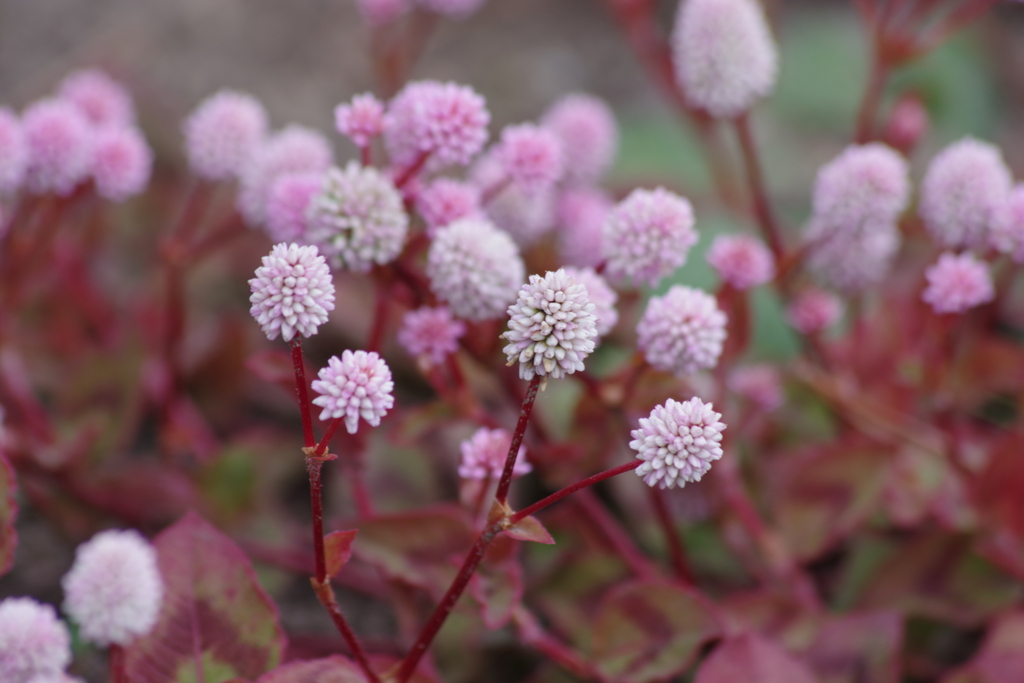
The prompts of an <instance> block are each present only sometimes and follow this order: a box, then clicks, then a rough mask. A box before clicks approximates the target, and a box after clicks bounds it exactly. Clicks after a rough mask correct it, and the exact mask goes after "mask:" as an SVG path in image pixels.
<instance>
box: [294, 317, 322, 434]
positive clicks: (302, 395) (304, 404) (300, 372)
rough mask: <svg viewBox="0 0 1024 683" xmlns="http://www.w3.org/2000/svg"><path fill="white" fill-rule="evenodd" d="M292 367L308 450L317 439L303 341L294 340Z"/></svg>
mask: <svg viewBox="0 0 1024 683" xmlns="http://www.w3.org/2000/svg"><path fill="white" fill-rule="evenodd" d="M292 367H293V368H294V369H295V397H296V399H297V400H298V402H299V412H300V413H302V438H303V441H304V442H305V444H306V448H313V447H314V446H315V445H316V439H315V438H314V436H313V415H312V412H311V410H310V404H309V393H308V389H307V388H306V387H307V386H308V385H307V384H306V367H305V363H304V362H303V360H302V339H301V338H300V337H295V338H293V339H292Z"/></svg>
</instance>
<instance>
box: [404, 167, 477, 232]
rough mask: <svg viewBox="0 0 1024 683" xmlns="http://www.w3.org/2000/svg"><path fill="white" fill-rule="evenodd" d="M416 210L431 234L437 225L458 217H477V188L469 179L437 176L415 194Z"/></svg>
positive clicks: (445, 223)
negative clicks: (460, 179)
mask: <svg viewBox="0 0 1024 683" xmlns="http://www.w3.org/2000/svg"><path fill="white" fill-rule="evenodd" d="M416 211H418V212H419V214H420V217H421V218H423V222H424V223H426V224H427V234H428V235H429V236H431V237H433V236H434V235H435V234H436V233H437V231H438V229H439V228H443V227H444V226H446V225H448V224H449V223H451V222H453V221H457V220H458V219H460V218H477V217H480V216H481V215H482V209H481V207H480V190H479V189H477V188H476V187H475V186H473V185H470V184H469V183H464V182H461V181H458V180H452V179H450V178H438V179H437V180H435V181H434V182H432V183H430V184H429V185H427V186H426V187H425V188H423V189H422V190H421V191H420V192H419V194H417V195H416Z"/></svg>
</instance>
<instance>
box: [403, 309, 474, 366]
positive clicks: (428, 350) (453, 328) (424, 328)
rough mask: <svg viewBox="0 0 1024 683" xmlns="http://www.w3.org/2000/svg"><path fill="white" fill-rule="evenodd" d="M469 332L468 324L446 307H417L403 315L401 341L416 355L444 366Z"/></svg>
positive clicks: (428, 362) (411, 353) (430, 363)
mask: <svg viewBox="0 0 1024 683" xmlns="http://www.w3.org/2000/svg"><path fill="white" fill-rule="evenodd" d="M465 333H466V325H465V324H464V323H463V322H462V321H461V320H456V319H455V318H453V317H452V312H451V311H450V310H449V309H448V308H447V307H446V306H439V307H437V308H429V307H426V306H424V307H423V308H417V309H416V310H415V311H409V312H408V313H406V314H405V315H404V316H403V317H402V326H401V328H399V330H398V343H399V344H401V345H402V347H403V348H404V349H405V350H406V351H408V352H409V355H410V356H412V357H413V358H417V359H420V360H421V361H423V362H426V363H427V364H428V365H440V364H441V363H443V362H444V359H445V358H446V357H447V356H448V355H449V354H452V353H455V352H456V351H458V349H459V339H460V338H461V337H462V335H464V334H465Z"/></svg>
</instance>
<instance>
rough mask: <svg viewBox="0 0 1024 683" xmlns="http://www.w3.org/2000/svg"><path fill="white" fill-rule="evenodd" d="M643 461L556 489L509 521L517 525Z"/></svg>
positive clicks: (633, 462)
mask: <svg viewBox="0 0 1024 683" xmlns="http://www.w3.org/2000/svg"><path fill="white" fill-rule="evenodd" d="M641 462H642V461H640V460H633V461H631V462H627V463H626V464H624V465H618V466H616V467H612V468H611V469H608V470H605V471H604V472H598V473H597V474H592V475H590V476H589V477H587V478H586V479H583V480H581V481H578V482H576V483H575V484H571V485H569V486H566V487H565V488H563V489H560V490H558V491H555V492H554V493H552V494H551V495H550V496H548V497H547V498H542V499H540V500H538V501H537V502H536V503H534V504H533V505H529V506H527V507H525V508H523V509H522V510H520V511H519V512H516V513H515V514H514V515H511V516H510V517H509V518H508V523H509V524H511V525H515V524H517V523H519V522H520V521H522V520H524V519H526V518H527V517H529V516H530V515H533V514H536V513H537V512H540V511H541V510H543V509H544V508H546V507H547V506H549V505H551V504H552V503H557V502H558V501H560V500H562V499H563V498H565V497H566V496H568V495H569V494H571V493H576V492H577V491H579V490H580V489H585V488H587V487H588V486H593V485H594V484H596V483H597V482H599V481H604V480H605V479H611V478H612V477H614V476H616V475H618V474H622V473H623V472H629V471H630V470H635V469H636V468H637V467H639V466H640V463H641Z"/></svg>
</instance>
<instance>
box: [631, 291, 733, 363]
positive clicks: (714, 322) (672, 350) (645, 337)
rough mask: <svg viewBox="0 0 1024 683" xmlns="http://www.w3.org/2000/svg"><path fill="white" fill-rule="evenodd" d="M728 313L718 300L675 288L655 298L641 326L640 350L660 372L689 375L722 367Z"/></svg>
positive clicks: (646, 311)
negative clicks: (721, 308)
mask: <svg viewBox="0 0 1024 683" xmlns="http://www.w3.org/2000/svg"><path fill="white" fill-rule="evenodd" d="M725 323H726V317H725V313H722V311H721V310H720V309H719V308H718V302H717V301H716V300H715V297H713V296H711V295H710V294H708V293H707V292H702V291H701V290H699V289H694V288H692V287H686V286H684V285H673V286H672V287H671V288H670V289H669V290H668V292H666V293H665V294H664V296H652V297H651V299H650V301H648V302H647V309H646V310H645V311H644V314H643V317H642V318H640V322H639V324H637V327H636V332H637V348H639V349H640V350H641V351H643V353H644V358H646V359H647V362H648V363H650V364H651V365H652V366H653V367H655V368H657V369H658V370H665V371H668V372H672V373H675V374H677V375H689V374H692V373H694V372H697V371H698V370H703V369H710V368H713V367H715V365H716V364H717V363H718V357H719V356H721V355H722V345H723V342H725V336H726V331H725Z"/></svg>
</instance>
